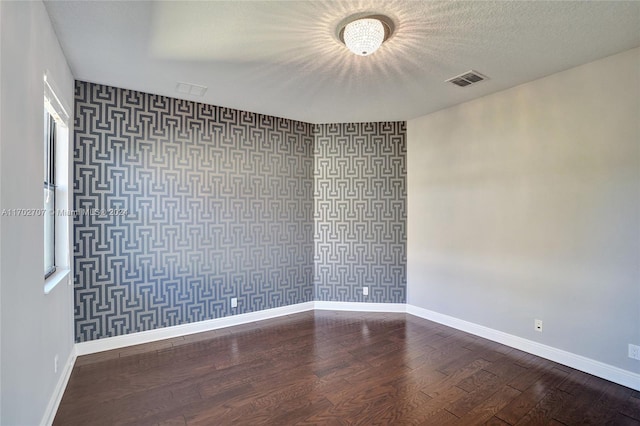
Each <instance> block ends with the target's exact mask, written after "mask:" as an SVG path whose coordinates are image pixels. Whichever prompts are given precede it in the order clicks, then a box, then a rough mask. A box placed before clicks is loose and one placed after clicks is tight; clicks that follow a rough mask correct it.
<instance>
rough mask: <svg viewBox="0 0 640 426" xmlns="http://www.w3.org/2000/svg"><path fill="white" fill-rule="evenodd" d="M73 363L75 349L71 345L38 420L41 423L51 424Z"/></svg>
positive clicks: (47, 425)
mask: <svg viewBox="0 0 640 426" xmlns="http://www.w3.org/2000/svg"><path fill="white" fill-rule="evenodd" d="M75 363H76V350H75V347H72V348H71V353H70V354H69V357H68V358H67V362H66V363H65V364H64V370H63V371H62V373H61V374H60V378H59V379H58V383H56V387H55V389H54V390H53V393H52V394H51V398H50V399H49V404H47V409H46V410H45V412H44V416H43V417H42V421H41V422H40V424H41V425H46V426H50V425H52V424H53V420H54V419H55V417H56V413H57V412H58V407H59V406H60V401H62V395H64V390H65V389H66V388H67V383H69V378H70V377H71V371H73V365H74V364H75Z"/></svg>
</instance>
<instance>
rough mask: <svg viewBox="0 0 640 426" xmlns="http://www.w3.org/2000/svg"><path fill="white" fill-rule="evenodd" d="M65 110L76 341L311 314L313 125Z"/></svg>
mask: <svg viewBox="0 0 640 426" xmlns="http://www.w3.org/2000/svg"><path fill="white" fill-rule="evenodd" d="M75 101H76V104H75V141H74V151H73V157H74V173H75V175H74V188H73V196H74V198H73V199H74V209H75V210H76V216H75V218H74V268H75V271H74V274H75V277H74V279H75V325H76V341H78V342H82V341H87V340H94V339H99V338H104V337H110V336H116V335H122V334H127V333H132V332H139V331H143V330H150V329H155V328H159V327H166V326H172V325H177V324H183V323H188V322H194V321H200V320H206V319H210V318H217V317H223V316H227V315H233V314H237V313H244V312H250V311H258V310H262V309H268V308H275V307H279V306H284V305H289V304H294V303H301V302H306V301H310V300H313V296H314V294H313V249H314V243H313V143H314V140H313V126H312V125H311V124H307V123H301V122H296V121H292V120H287V119H282V118H275V117H269V116H264V115H259V114H253V113H248V112H242V111H237V110H233V109H229V108H221V107H215V106H211V105H205V104H199V103H195V102H189V101H184V100H178V99H172V98H167V97H163V96H158V95H151V94H146V93H140V92H136V91H132V90H125V89H118V88H114V87H109V86H104V85H98V84H92V83H86V82H76V97H75ZM385 238H387V237H386V236H385ZM232 297H238V308H235V309H232V308H231V307H230V299H231V298H232Z"/></svg>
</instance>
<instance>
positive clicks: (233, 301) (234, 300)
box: [231, 297, 238, 308]
mask: <svg viewBox="0 0 640 426" xmlns="http://www.w3.org/2000/svg"><path fill="white" fill-rule="evenodd" d="M231 307H232V308H237V307H238V298H237V297H232V298H231Z"/></svg>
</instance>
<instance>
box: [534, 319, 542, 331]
mask: <svg viewBox="0 0 640 426" xmlns="http://www.w3.org/2000/svg"><path fill="white" fill-rule="evenodd" d="M533 326H534V328H535V329H536V331H539V332H540V333H542V320H539V319H537V320H535V321H534V322H533Z"/></svg>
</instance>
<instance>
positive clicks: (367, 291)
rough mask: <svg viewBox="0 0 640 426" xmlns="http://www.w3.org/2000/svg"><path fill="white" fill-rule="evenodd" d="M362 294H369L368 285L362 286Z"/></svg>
mask: <svg viewBox="0 0 640 426" xmlns="http://www.w3.org/2000/svg"><path fill="white" fill-rule="evenodd" d="M362 295H363V296H368V295H369V287H367V286H364V287H362Z"/></svg>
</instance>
